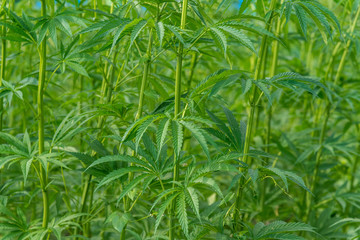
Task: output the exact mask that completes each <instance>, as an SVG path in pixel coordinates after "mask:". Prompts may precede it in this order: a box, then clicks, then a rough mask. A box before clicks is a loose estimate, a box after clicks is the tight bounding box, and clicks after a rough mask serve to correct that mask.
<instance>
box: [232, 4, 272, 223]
mask: <svg viewBox="0 0 360 240" xmlns="http://www.w3.org/2000/svg"><path fill="white" fill-rule="evenodd" d="M276 3H277V0H271V3H270V9H269V10H270V11H273V10H274V9H275V7H276ZM271 22H272V16H270V20H269V22H268V23H267V24H268V25H267V26H266V30H268V31H270V30H271ZM267 46H268V37H267V36H263V38H262V40H261V46H260V51H259V57H258V59H257V62H256V68H255V74H254V80H255V81H257V80H259V78H260V74H261V69H262V63H263V60H264V57H265V54H266V50H267ZM249 102H250V111H249V120H248V124H247V128H246V136H245V144H244V152H243V153H244V157H243V162H244V163H245V164H248V161H249V160H250V159H249V157H248V153H249V150H250V143H251V140H252V136H251V135H252V130H253V125H254V116H255V112H256V103H257V102H258V92H257V88H256V87H253V89H252V93H251V97H250V101H249ZM248 165H249V166H250V165H251V164H250V163H249V164H248ZM239 170H240V171H243V170H242V169H241V168H240V169H239ZM244 185H245V177H243V176H242V177H241V178H240V181H239V184H238V188H237V192H236V200H235V211H234V214H233V224H234V228H235V230H238V229H239V227H240V225H239V219H240V205H241V200H242V195H243V188H244Z"/></svg>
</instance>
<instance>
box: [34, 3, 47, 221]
mask: <svg viewBox="0 0 360 240" xmlns="http://www.w3.org/2000/svg"><path fill="white" fill-rule="evenodd" d="M41 15H42V16H45V15H46V0H41ZM39 53H40V68H39V83H38V94H37V110H38V138H39V154H42V153H43V152H44V113H43V110H44V103H43V99H44V83H45V77H46V39H44V40H43V41H42V43H41V46H40V49H39ZM47 178H48V176H47V173H46V171H45V169H44V167H43V166H42V165H41V164H40V180H41V191H42V196H43V220H42V227H43V228H47V226H48V221H49V196H48V192H47V182H48V180H47Z"/></svg>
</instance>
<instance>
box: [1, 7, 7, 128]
mask: <svg viewBox="0 0 360 240" xmlns="http://www.w3.org/2000/svg"><path fill="white" fill-rule="evenodd" d="M3 21H4V22H6V14H4V16H3ZM2 36H3V37H5V36H6V26H3V27H2ZM5 69H6V40H5V39H2V45H1V73H0V87H1V86H2V80H3V79H5ZM3 104H4V102H3V98H0V131H2V129H3V116H4V105H3Z"/></svg>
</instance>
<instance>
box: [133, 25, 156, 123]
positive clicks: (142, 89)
mask: <svg viewBox="0 0 360 240" xmlns="http://www.w3.org/2000/svg"><path fill="white" fill-rule="evenodd" d="M152 34H153V31H152V29H151V30H150V34H149V42H148V47H147V50H146V60H145V63H144V74H143V76H142V80H141V87H140V94H139V105H138V109H137V112H136V116H135V121H136V120H137V119H139V118H140V117H141V115H142V111H143V106H144V98H145V87H146V84H147V82H148V78H149V72H150V64H151V54H152V51H151V49H152Z"/></svg>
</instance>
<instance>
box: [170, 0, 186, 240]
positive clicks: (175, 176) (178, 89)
mask: <svg viewBox="0 0 360 240" xmlns="http://www.w3.org/2000/svg"><path fill="white" fill-rule="evenodd" d="M187 6H188V0H183V2H182V8H181V23H180V29H182V30H183V29H185V26H186V17H187ZM183 52H184V45H183V44H182V43H181V42H179V48H178V52H177V62H176V73H175V106H174V119H177V118H178V116H179V114H180V107H181V101H180V97H181V75H182V65H183ZM179 167H180V166H179V156H177V154H174V172H173V180H174V182H176V181H178V180H179ZM173 185H174V186H175V183H173ZM174 215H175V204H174V203H173V202H171V205H170V218H169V239H170V240H173V239H175V226H174V222H175V219H174Z"/></svg>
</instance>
